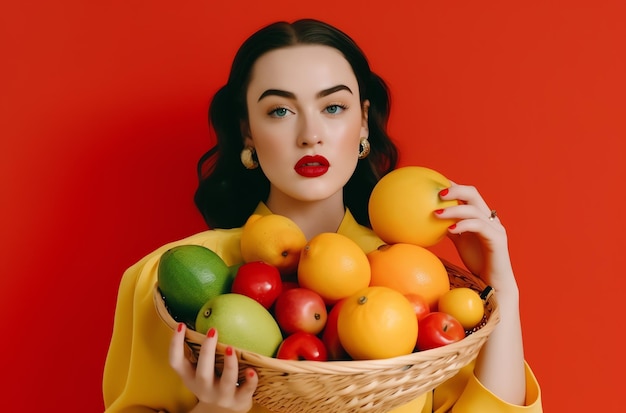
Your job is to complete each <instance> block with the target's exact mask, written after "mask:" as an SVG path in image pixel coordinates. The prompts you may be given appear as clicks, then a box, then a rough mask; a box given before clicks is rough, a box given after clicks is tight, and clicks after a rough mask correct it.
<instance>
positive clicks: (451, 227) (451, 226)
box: [448, 224, 456, 229]
mask: <svg viewBox="0 0 626 413" xmlns="http://www.w3.org/2000/svg"><path fill="white" fill-rule="evenodd" d="M454 228H456V224H452V225H450V226H449V227H448V229H454Z"/></svg>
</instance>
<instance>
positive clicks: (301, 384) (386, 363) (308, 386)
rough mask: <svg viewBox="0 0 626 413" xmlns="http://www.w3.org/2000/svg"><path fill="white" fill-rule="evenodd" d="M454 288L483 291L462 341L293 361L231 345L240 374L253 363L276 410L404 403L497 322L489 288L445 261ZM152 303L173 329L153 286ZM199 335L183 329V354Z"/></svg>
mask: <svg viewBox="0 0 626 413" xmlns="http://www.w3.org/2000/svg"><path fill="white" fill-rule="evenodd" d="M444 263H445V265H446V269H447V270H448V275H449V277H450V283H451V285H452V286H454V287H470V288H472V289H474V290H476V291H478V292H480V293H482V294H483V295H487V297H484V301H485V317H484V318H483V322H482V323H481V324H480V325H479V326H477V327H475V328H474V329H473V330H472V331H468V335H467V337H465V338H464V339H463V340H461V341H459V342H456V343H452V344H449V345H446V346H443V347H439V348H436V349H432V350H426V351H421V352H415V353H411V354H409V355H405V356H400V357H394V358H390V359H381V360H358V361H357V360H355V361H328V362H319V361H296V360H280V359H276V358H271V357H266V356H262V355H259V354H256V353H252V352H249V351H245V350H238V349H235V352H236V354H237V356H238V359H239V368H240V374H241V377H242V378H243V370H244V369H245V368H246V367H253V368H254V369H255V370H256V371H257V373H258V375H259V384H258V387H257V390H256V392H255V394H254V400H255V402H256V403H258V404H260V405H262V406H264V407H265V408H267V409H269V410H271V411H273V412H277V413H302V412H308V413H318V412H319V413H331V412H342V413H357V412H371V413H379V412H380V413H385V412H389V411H390V410H393V409H394V408H396V407H399V406H401V405H403V404H406V403H408V402H410V401H412V400H414V399H416V398H417V397H419V396H420V395H422V394H424V393H425V392H427V391H430V390H432V389H434V388H435V387H437V386H438V385H440V384H441V383H443V382H444V381H446V380H447V379H449V378H450V377H452V376H453V375H454V374H455V373H457V372H458V371H459V369H461V368H462V367H464V366H466V365H467V364H469V363H470V362H472V361H473V360H474V359H475V358H476V356H477V355H478V351H479V350H480V348H481V347H482V345H483V344H484V342H485V341H486V340H487V337H488V336H489V334H490V333H491V331H493V329H494V327H495V325H496V324H497V322H498V321H499V311H498V306H497V303H496V301H495V297H493V294H486V292H488V291H490V287H487V285H486V284H485V283H484V282H483V281H482V280H480V279H479V278H477V277H476V276H474V275H472V274H471V273H469V272H467V271H466V270H463V269H461V268H459V267H456V266H454V265H451V264H450V263H447V262H444ZM154 302H155V305H156V309H157V312H158V314H159V316H160V317H161V318H162V319H163V321H165V323H166V324H167V325H168V326H169V327H170V328H171V329H172V330H174V329H175V328H176V327H177V322H176V321H175V320H174V319H173V318H172V316H171V315H170V314H169V312H168V310H167V307H166V305H165V303H164V301H163V297H162V296H161V294H160V292H159V290H158V287H155V289H154ZM204 340H205V336H204V335H203V334H200V333H198V332H197V331H194V330H191V329H187V334H186V343H187V350H188V356H189V358H190V359H191V360H192V361H196V360H197V355H198V351H199V349H200V346H201V343H202V342H203V341H204ZM225 348H226V346H224V345H221V344H218V347H217V352H218V355H217V356H216V365H217V368H218V369H221V367H222V365H223V354H224V350H225Z"/></svg>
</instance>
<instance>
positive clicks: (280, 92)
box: [257, 85, 352, 102]
mask: <svg viewBox="0 0 626 413" xmlns="http://www.w3.org/2000/svg"><path fill="white" fill-rule="evenodd" d="M340 90H346V91H348V92H349V93H350V94H352V90H350V88H349V87H348V86H346V85H337V86H333V87H331V88H328V89H324V90H322V91H320V92H318V93H317V95H316V97H317V98H318V99H319V98H323V97H325V96H328V95H332V94H333V93H336V92H339V91H340ZM267 96H280V97H284V98H287V99H295V98H296V95H295V93H293V92H287V91H286V90H280V89H267V90H266V91H265V92H263V93H261V96H259V99H258V100H257V102H260V101H261V99H263V98H265V97H267Z"/></svg>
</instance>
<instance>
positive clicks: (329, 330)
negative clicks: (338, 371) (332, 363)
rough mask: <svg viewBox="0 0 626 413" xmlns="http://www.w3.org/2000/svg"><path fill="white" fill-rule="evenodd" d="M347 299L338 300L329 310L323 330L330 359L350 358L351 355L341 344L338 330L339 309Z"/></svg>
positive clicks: (323, 337)
mask: <svg viewBox="0 0 626 413" xmlns="http://www.w3.org/2000/svg"><path fill="white" fill-rule="evenodd" d="M345 302H346V299H345V298H344V299H341V300H339V301H337V302H336V303H335V304H334V305H333V306H332V307H331V309H330V311H329V312H328V318H327V319H326V327H324V331H323V332H322V341H323V342H324V345H325V346H326V350H327V351H328V359H329V360H350V355H348V352H347V351H346V350H345V349H344V348H343V346H342V345H341V341H339V333H338V332H337V319H338V318H339V309H340V308H341V306H342V304H343V303H345Z"/></svg>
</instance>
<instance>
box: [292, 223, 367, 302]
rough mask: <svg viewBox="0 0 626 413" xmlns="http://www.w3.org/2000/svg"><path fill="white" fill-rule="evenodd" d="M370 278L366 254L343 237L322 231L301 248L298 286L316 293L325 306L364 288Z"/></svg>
mask: <svg viewBox="0 0 626 413" xmlns="http://www.w3.org/2000/svg"><path fill="white" fill-rule="evenodd" d="M370 277H371V272H370V265H369V262H368V260H367V255H365V252H364V251H363V250H362V249H361V248H360V247H359V246H358V245H357V244H356V243H355V242H354V241H352V240H351V239H350V238H348V237H346V236H345V235H341V234H337V233H334V232H324V233H321V234H318V235H316V236H314V237H313V238H311V240H310V241H309V242H308V243H307V244H306V245H305V247H304V248H303V249H302V254H301V255H300V263H299V265H298V283H299V284H300V287H304V288H308V289H310V290H313V291H315V292H316V293H318V294H319V295H320V296H322V298H323V299H324V302H325V303H326V304H334V303H336V302H337V301H339V300H341V299H342V298H345V297H348V296H350V295H352V294H354V293H355V292H357V291H359V290H360V289H362V288H364V287H367V286H368V285H369V282H370Z"/></svg>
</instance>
